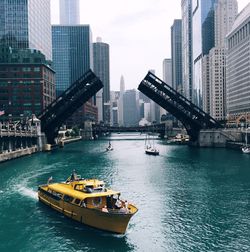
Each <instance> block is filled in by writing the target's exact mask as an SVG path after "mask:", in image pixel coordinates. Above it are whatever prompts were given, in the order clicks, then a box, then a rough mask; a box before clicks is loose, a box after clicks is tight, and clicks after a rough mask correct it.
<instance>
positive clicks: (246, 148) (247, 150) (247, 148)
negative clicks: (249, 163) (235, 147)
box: [241, 146, 250, 154]
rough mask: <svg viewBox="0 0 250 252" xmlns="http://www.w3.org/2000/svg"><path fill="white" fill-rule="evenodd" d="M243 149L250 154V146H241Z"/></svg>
mask: <svg viewBox="0 0 250 252" xmlns="http://www.w3.org/2000/svg"><path fill="white" fill-rule="evenodd" d="M241 150H242V152H243V153H245V154H250V147H247V146H244V147H242V148H241Z"/></svg>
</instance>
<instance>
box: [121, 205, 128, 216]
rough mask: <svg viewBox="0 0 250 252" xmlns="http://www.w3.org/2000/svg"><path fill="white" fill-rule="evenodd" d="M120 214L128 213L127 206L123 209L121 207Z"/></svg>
mask: <svg viewBox="0 0 250 252" xmlns="http://www.w3.org/2000/svg"><path fill="white" fill-rule="evenodd" d="M119 213H123V214H126V213H128V209H127V208H126V207H125V206H123V207H121V208H120V209H119Z"/></svg>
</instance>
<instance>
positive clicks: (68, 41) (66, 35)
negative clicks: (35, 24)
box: [52, 25, 93, 96]
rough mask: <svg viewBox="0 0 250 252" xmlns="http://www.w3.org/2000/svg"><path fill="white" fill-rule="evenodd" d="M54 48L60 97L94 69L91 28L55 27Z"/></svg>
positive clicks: (54, 61)
mask: <svg viewBox="0 0 250 252" xmlns="http://www.w3.org/2000/svg"><path fill="white" fill-rule="evenodd" d="M52 46H53V64H54V69H55V71H56V92H57V96H58V95H60V94H61V93H62V92H63V91H65V90H66V89H67V88H68V87H69V86H70V85H71V84H72V83H73V82H74V81H76V80H77V79H78V78H80V77H81V76H82V75H83V74H84V73H85V72H86V71H87V70H89V69H90V68H92V67H93V47H92V34H91V29H90V26H89V25H74V26H70V25H66V26H65V25H53V26H52Z"/></svg>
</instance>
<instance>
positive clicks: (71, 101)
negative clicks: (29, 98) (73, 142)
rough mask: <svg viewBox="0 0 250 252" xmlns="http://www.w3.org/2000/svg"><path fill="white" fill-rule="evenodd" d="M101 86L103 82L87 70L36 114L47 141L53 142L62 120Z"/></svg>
mask: <svg viewBox="0 0 250 252" xmlns="http://www.w3.org/2000/svg"><path fill="white" fill-rule="evenodd" d="M101 88H103V84H102V82H101V81H100V79H98V78H97V76H96V75H95V74H94V73H93V72H92V71H91V70H88V71H87V72H86V73H85V74H84V75H83V76H82V77H80V78H79V79H78V80H77V81H75V82H74V83H73V84H72V85H71V86H70V87H69V88H68V89H67V90H66V91H64V92H63V93H62V95H60V96H59V97H58V98H57V99H56V100H55V101H54V102H52V103H51V104H50V105H49V106H47V107H46V108H45V109H44V110H43V111H42V112H41V113H40V114H39V115H38V118H39V119H40V120H41V130H42V132H44V133H45V135H46V137H47V141H48V143H50V144H54V143H55V138H56V137H57V135H58V131H59V129H60V127H61V126H62V124H63V122H65V121H66V120H67V119H68V118H69V117H70V116H71V115H72V114H73V113H74V112H75V111H76V110H77V109H78V108H79V107H81V106H82V105H83V104H84V103H85V102H87V101H88V100H89V99H90V98H91V97H92V96H93V95H95V94H96V93H97V92H98V91H99V90H100V89H101Z"/></svg>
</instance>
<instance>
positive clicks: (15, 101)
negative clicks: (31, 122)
mask: <svg viewBox="0 0 250 252" xmlns="http://www.w3.org/2000/svg"><path fill="white" fill-rule="evenodd" d="M55 97H56V96H55V72H54V70H53V69H52V68H51V62H49V61H46V59H45V56H44V55H43V54H42V53H41V52H40V51H38V50H31V49H11V48H10V47H0V110H3V111H5V115H8V114H11V115H13V116H20V114H23V115H24V116H29V115H31V114H36V115H37V114H38V113H39V112H40V111H41V110H43V109H44V108H45V107H46V106H48V105H49V104H50V103H51V102H52V101H53V100H54V99H55Z"/></svg>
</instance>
